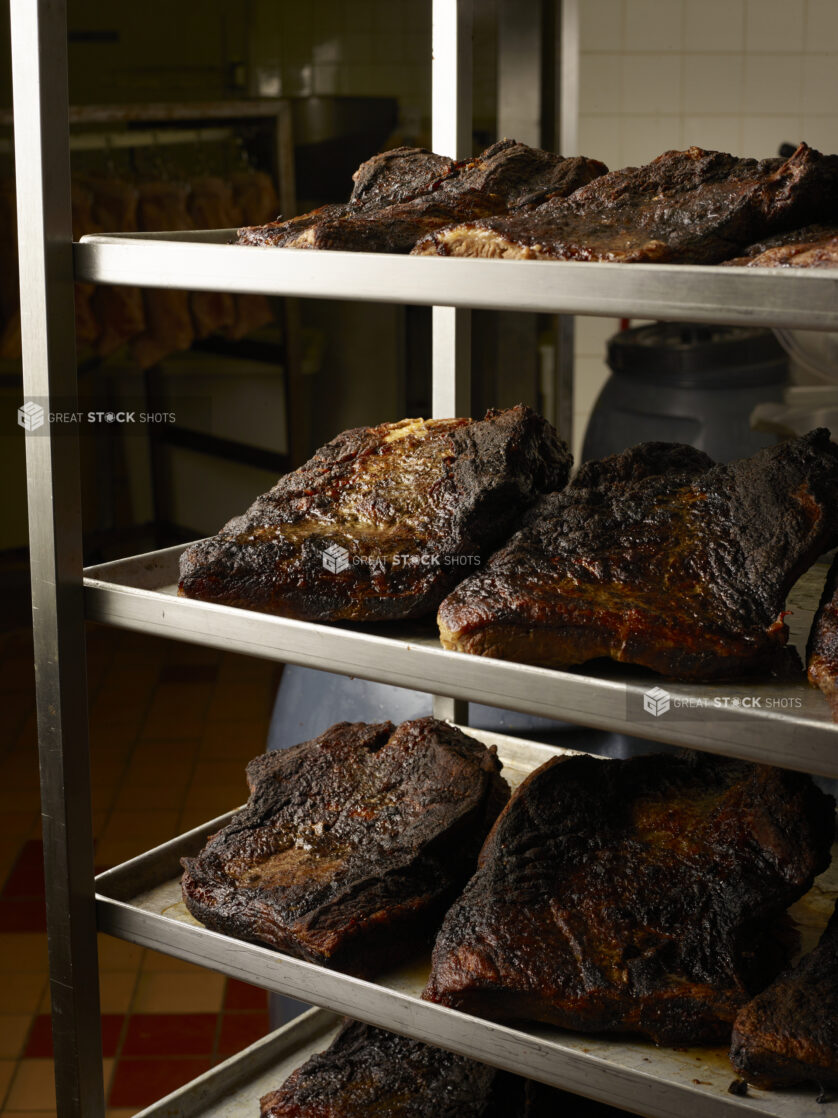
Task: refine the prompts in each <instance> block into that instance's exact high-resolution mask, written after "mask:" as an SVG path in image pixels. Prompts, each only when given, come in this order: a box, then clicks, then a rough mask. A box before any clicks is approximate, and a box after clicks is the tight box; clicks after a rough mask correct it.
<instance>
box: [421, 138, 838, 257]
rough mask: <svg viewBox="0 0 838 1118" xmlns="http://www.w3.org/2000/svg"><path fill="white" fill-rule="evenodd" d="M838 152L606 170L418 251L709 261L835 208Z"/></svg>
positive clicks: (444, 234) (680, 154)
mask: <svg viewBox="0 0 838 1118" xmlns="http://www.w3.org/2000/svg"><path fill="white" fill-rule="evenodd" d="M836 186H838V157H836V156H824V155H821V153H820V152H817V151H814V150H812V149H811V148H809V147H807V146H806V144H801V145H800V147H799V148H798V149H797V151H795V153H794V154H793V155H792V156H791V157H790V158H789V159H787V160H785V161H783V160H781V159H765V160H762V161H760V162H757V161H756V160H754V159H737V158H736V157H735V156H732V155H727V154H725V153H723V152H717V151H705V150H704V149H702V148H698V147H692V148H689V149H688V150H686V151H668V152H664V154H663V155H660V156H658V158H657V159H655V160H653V162H651V163H648V164H646V165H645V166H643V167H628V168H625V169H624V170H620V171H611V172H610V173H609V174H607V175H603V176H601V177H599V178H596V179H594V180H593V181H592V182H591V183H589V184H588V185H587V186H584V187H581V188H580V189H578V190H576V191H575V192H574V193H573V194H572V195H571V196H570V197H568V198H566V199H563V198H552V199H549V200H547V201H546V202H544V203H543V204H542V205H540V206H538V207H537V208H536V209H534V210H532V211H531V212H527V213H523V214H509V215H505V216H500V217H494V218H487V219H484V220H482V221H477V222H469V223H461V224H458V225H454V226H451V227H448V228H445V229H443V230H440V231H438V232H436V233H432V234H429V235H428V236H426V237H424V238H423V239H422V241H420V242H419V243H418V244H417V245H416V247H415V249H414V250H413V251H414V253H415V254H417V255H443V256H484V257H499V258H508V259H519V260H523V259H527V260H608V261H617V262H624V263H652V264H654V263H683V264H715V263H717V262H719V261H722V260H725V259H726V258H728V257H730V256H733V255H735V254H736V253H737V251H741V250H742V249H743V248H745V247H746V246H747V245H750V244H752V243H754V242H755V241H757V240H759V239H760V238H762V237H765V236H768V235H769V234H772V233H775V232H780V231H782V230H786V229H791V228H794V227H799V226H803V225H807V224H809V223H811V222H815V221H821V220H828V219H829V218H834V217H835V215H836V204H835V191H836Z"/></svg>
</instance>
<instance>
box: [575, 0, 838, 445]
mask: <svg viewBox="0 0 838 1118" xmlns="http://www.w3.org/2000/svg"><path fill="white" fill-rule="evenodd" d="M579 6H580V20H581V41H580V45H581V81H580V121H579V125H580V128H579V150H580V152H583V153H584V154H586V155H594V156H597V157H598V158H600V159H602V160H604V161H605V162H606V163H607V164H608V166H609V167H615V168H616V167H624V166H627V165H629V164H637V163H643V162H646V161H648V160H649V159H653V158H654V157H655V156H656V155H660V153H661V152H663V151H666V150H667V149H668V148H686V147H689V146H691V145H693V144H695V145H698V146H700V147H706V148H717V149H720V150H722V151H731V152H735V153H737V154H741V155H749V156H754V157H757V158H764V157H765V156H770V155H776V154H777V148H778V146H779V145H780V144H781V143H783V142H788V143H794V144H796V143H797V142H798V141H800V140H806V142H807V143H809V144H810V145H812V146H813V147H817V148H820V150H822V151H829V152H838V0H580V4H579ZM618 325H619V324H618V322H617V321H616V320H614V319H577V343H576V377H575V385H576V399H575V405H574V430H575V440H574V442H575V444H576V446H577V448H578V446H579V445H580V444H581V440H582V437H583V435H584V430H585V424H586V423H587V419H588V416H589V414H590V410H591V407H592V406H593V403H594V401H595V400H596V397H597V395H598V394H599V391H600V389H601V387H602V385H603V383H604V381H605V378H606V376H607V374H608V370H607V367H606V366H605V364H604V360H603V356H604V344H605V340H606V338H607V337H608V336H609V335H610V334H611V333H613V332H614V330H616V329H617V327H618Z"/></svg>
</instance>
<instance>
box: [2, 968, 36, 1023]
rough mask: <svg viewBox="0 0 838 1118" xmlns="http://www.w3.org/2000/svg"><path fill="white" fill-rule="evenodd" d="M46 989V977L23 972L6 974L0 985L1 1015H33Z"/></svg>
mask: <svg viewBox="0 0 838 1118" xmlns="http://www.w3.org/2000/svg"><path fill="white" fill-rule="evenodd" d="M46 988H47V980H46V975H43V974H26V973H24V972H20V973H15V972H12V973H11V974H7V975H4V976H3V981H2V982H1V983H0V1010H2V1011H3V1013H34V1012H35V1011H36V1010H37V1008H38V1006H39V1005H40V1003H41V998H42V997H43V995H44V992H45V990H46Z"/></svg>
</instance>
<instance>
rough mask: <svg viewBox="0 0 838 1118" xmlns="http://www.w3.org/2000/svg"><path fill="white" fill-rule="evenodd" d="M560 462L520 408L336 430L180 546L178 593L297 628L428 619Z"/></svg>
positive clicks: (565, 469) (549, 481) (556, 474)
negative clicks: (296, 621)
mask: <svg viewBox="0 0 838 1118" xmlns="http://www.w3.org/2000/svg"><path fill="white" fill-rule="evenodd" d="M570 464H571V456H570V454H569V452H568V450H567V447H566V446H565V445H564V443H562V442H560V441H559V439H558V437H557V435H556V432H555V430H554V429H553V428H552V427H551V426H550V424H549V423H547V421H546V420H545V419H542V417H541V416H539V415H536V413H535V412H533V411H531V410H530V409H529V408H526V407H523V406H521V405H519V406H518V407H515V408H509V409H508V410H506V411H501V412H498V411H490V412H487V414H486V417H485V419H482V420H473V419H429V420H424V419H405V420H402V421H401V422H399V423H382V424H380V425H379V426H377V427H358V428H356V429H354V430H352V431H345V432H344V433H343V434H342V435H338V437H337V438H336V439H333V440H332V442H330V443H328V444H327V445H326V446H325V447H323V448H322V449H321V450H319V451H318V452H317V453H316V454H315V455H314V457H313V458H312V459H310V460H309V461H308V462H307V463H306V464H305V465H304V466H301V467H300V468H299V469H298V470H295V471H294V472H293V473H290V474H287V475H286V476H285V477H283V478H280V480H279V481H278V482H277V484H276V485H275V486H274V487H273V489H271V490H270V491H269V492H268V493H265V494H263V495H262V496H261V497H259V498H257V500H256V501H255V502H254V504H253V505H251V507H250V508H249V509H248V511H247V512H246V513H245V514H244V515H243V516H239V517H236V518H235V519H234V520H231V521H230V522H229V523H228V524H226V525H225V526H224V527H223V528H222V529H221V531H220V532H219V533H218V535H216V536H213V537H212V538H211V539H208V540H203V541H201V542H199V543H196V544H193V545H192V546H191V547H190V548H188V549H187V550H186V551H185V552H184V553H183V555H182V557H181V562H180V576H181V581H180V593H181V594H183V595H185V596H187V597H190V598H200V599H202V600H203V601H208V602H219V603H222V604H225V605H231V606H240V607H242V608H244V609H256V610H264V611H266V612H267V613H275V614H281V615H283V616H287V617H298V618H305V619H308V620H328V621H335V620H344V619H351V620H358V621H378V620H390V619H394V618H404V617H421V616H424V615H428V614H431V613H433V612H434V610H435V609H436V608H437V606H438V605H439V603H440V602H441V601H442V599H443V598H444V597H445V595H446V594H447V593H448V591H449V590H450V589H451V587H452V586H454V585H455V584H456V583H457V582H458V581H459V580H460V579H461V578H463V577H464V576H465V575H466V574H467V573H468V571H469V570H474V569H476V567H477V566H479V564H480V563H481V562H482V561H483V559H484V557H485V556H486V555H488V553H489V551H490V550H491V549H492V548H493V547H496V546H497V545H498V544H499V543H500V542H501V541H502V540H503V539H505V538H506V537H507V536H508V535H509V533H510V532H511V531H514V529H515V528H516V527H517V526H518V524H519V523H520V517H521V515H522V513H523V511H524V510H525V509H526V508H527V507H528V506H529V505H531V504H532V502H533V501H534V500H535V499H536V497H537V496H538V495H539V494H540V493H543V492H549V491H550V490H552V489H556V488H560V487H561V486H562V485H564V484H565V482H566V481H567V477H568V473H569V470H570Z"/></svg>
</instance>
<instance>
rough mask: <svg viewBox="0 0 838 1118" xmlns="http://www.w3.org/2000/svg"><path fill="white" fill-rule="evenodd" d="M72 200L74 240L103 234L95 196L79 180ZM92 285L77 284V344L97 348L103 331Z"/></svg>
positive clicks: (72, 189)
mask: <svg viewBox="0 0 838 1118" xmlns="http://www.w3.org/2000/svg"><path fill="white" fill-rule="evenodd" d="M70 200H71V204H72V207H73V240H74V241H80V240H81V238H82V237H86V236H87V235H88V234H89V233H101V232H102V228H101V226H99V225H98V224H97V223H96V221H95V220H94V217H93V194H92V193H91V191H90V190H89V189H88V188H87V187H86V186H85V185H84V184H83V183H81V182H79V181H78V180H77V179H74V180H73V182H72V184H71V190H70ZM94 290H95V288H94V285H93V284H92V283H77V284H76V344H77V345H78V346H79V347H82V346H95V345H96V343H97V342H98V340H99V334H100V333H101V329H100V326H99V322H98V321H97V319H96V315H95V313H94V310H93V292H94Z"/></svg>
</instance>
